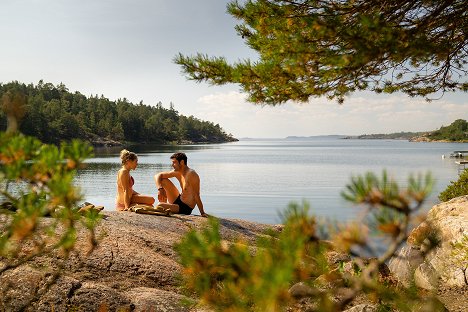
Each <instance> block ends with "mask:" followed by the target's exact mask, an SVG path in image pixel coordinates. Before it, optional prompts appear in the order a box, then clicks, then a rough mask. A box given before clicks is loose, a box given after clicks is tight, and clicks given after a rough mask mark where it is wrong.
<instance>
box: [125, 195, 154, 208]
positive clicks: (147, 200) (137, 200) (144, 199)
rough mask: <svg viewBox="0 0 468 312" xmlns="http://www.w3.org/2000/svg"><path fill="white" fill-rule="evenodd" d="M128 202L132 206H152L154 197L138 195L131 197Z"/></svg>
mask: <svg viewBox="0 0 468 312" xmlns="http://www.w3.org/2000/svg"><path fill="white" fill-rule="evenodd" d="M130 202H131V203H132V204H144V205H149V206H153V204H154V197H151V196H148V195H140V194H138V195H133V196H132V199H131V200H130Z"/></svg>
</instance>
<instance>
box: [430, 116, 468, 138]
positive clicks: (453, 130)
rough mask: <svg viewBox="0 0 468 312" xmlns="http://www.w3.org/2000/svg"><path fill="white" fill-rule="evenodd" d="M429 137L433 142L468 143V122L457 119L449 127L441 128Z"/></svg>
mask: <svg viewBox="0 0 468 312" xmlns="http://www.w3.org/2000/svg"><path fill="white" fill-rule="evenodd" d="M428 137H429V138H430V139H432V140H446V141H458V142H460V141H463V142H466V141H468V122H466V120H463V119H457V120H455V121H454V122H452V123H451V124H450V125H449V126H446V127H440V129H439V130H436V131H433V132H431V133H430V134H429V135H428Z"/></svg>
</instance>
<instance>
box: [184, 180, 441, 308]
mask: <svg viewBox="0 0 468 312" xmlns="http://www.w3.org/2000/svg"><path fill="white" fill-rule="evenodd" d="M432 184H433V180H432V178H431V177H430V175H429V174H428V175H426V176H425V177H422V176H419V177H418V178H413V177H410V178H409V180H408V187H407V188H406V189H404V190H401V189H400V187H399V186H398V185H397V184H396V183H395V181H393V180H392V179H390V178H389V177H388V175H387V174H386V173H385V172H384V174H383V176H382V177H381V178H379V177H376V176H375V175H373V174H366V175H365V176H361V177H356V178H353V179H352V183H351V184H350V185H349V186H348V188H347V191H346V192H345V197H346V198H347V199H348V200H351V201H352V202H354V203H365V204H368V205H369V207H370V208H371V209H370V211H371V212H374V213H375V216H379V215H380V217H377V218H375V220H376V221H377V222H378V224H379V225H380V227H379V228H378V230H379V232H380V233H383V234H386V235H388V236H389V237H390V238H391V243H390V244H389V245H388V248H387V249H386V250H385V251H384V252H380V253H379V252H375V253H374V250H373V248H372V247H371V244H370V241H371V238H370V237H369V235H368V231H367V230H366V227H365V226H363V225H362V224H358V223H355V224H352V225H339V224H331V223H319V222H317V221H316V219H315V218H314V217H311V216H310V214H309V207H308V204H307V203H305V202H304V203H303V205H302V206H300V205H298V204H294V203H293V204H291V205H290V206H289V208H288V209H287V210H286V211H285V212H284V213H283V215H282V218H283V223H284V227H283V229H282V231H281V232H280V233H274V232H271V233H269V234H270V235H264V236H262V237H261V238H259V239H258V240H257V243H256V244H255V245H254V246H251V247H249V246H248V244H247V243H246V242H243V241H237V242H226V241H223V240H222V237H221V235H220V228H219V223H218V221H217V220H215V219H210V220H209V224H208V226H207V227H206V228H205V229H203V230H201V231H197V230H192V231H190V232H189V233H187V234H186V236H185V237H184V238H183V240H182V241H181V242H180V243H179V244H178V245H177V246H176V249H177V251H178V253H179V255H180V263H181V264H182V266H183V272H182V276H183V280H184V283H185V287H186V288H187V289H188V290H189V291H191V292H195V293H196V294H198V295H199V297H200V300H201V303H203V304H206V305H209V306H210V307H211V308H213V309H215V310H217V311H248V310H252V311H283V310H285V309H286V308H287V307H291V306H292V305H293V304H294V298H293V297H292V293H291V292H290V291H288V290H289V288H290V287H291V286H292V285H293V284H296V283H299V282H302V283H303V285H304V287H305V288H306V291H305V292H304V293H306V294H305V296H306V297H309V298H310V300H311V302H313V303H314V304H313V306H314V308H313V310H316V311H341V310H343V309H344V307H345V306H346V305H347V304H349V303H350V302H351V301H352V300H353V299H354V298H356V297H357V296H358V295H362V294H364V295H367V297H368V299H369V300H371V301H374V302H375V303H376V304H377V305H378V309H379V310H381V311H389V310H395V309H398V310H399V311H414V310H415V309H416V307H418V309H419V308H422V309H424V308H423V306H425V308H429V310H431V311H439V310H442V307H440V306H438V305H437V304H435V303H434V302H433V301H431V300H432V299H431V298H430V296H426V297H425V298H422V297H420V295H419V294H418V293H417V292H415V291H408V290H406V289H400V288H399V287H397V286H396V285H395V284H393V283H392V282H391V280H386V279H385V276H381V275H379V268H380V267H381V266H382V265H384V263H385V262H386V261H387V260H388V259H389V258H390V257H391V256H393V255H394V254H395V252H396V250H397V249H398V247H399V246H400V245H401V244H402V243H403V242H404V240H405V239H406V238H407V233H408V231H409V229H408V224H409V219H410V217H411V216H412V215H413V214H414V213H415V211H416V210H417V209H418V208H419V207H420V206H421V205H422V203H423V201H424V199H425V198H426V197H427V195H428V193H429V191H430V188H431V186H432ZM377 193H378V194H379V195H378V196H377V195H376V194H377ZM397 194H398V195H397ZM389 204H390V205H389ZM382 208H385V209H386V211H384V212H383V213H382ZM389 211H391V213H389ZM395 227H396V228H398V230H397V231H396V232H395V230H394V228H395ZM390 228H392V229H393V230H392V231H388V229H390ZM395 233H396V234H395ZM389 234H390V235H389ZM356 247H359V248H356ZM337 251H340V252H346V253H348V254H351V255H352V257H349V256H345V257H344V259H351V260H340V261H334V260H331V259H332V258H333V256H332V255H340V254H341V255H346V254H342V253H337ZM369 253H370V254H369ZM364 254H366V255H367V256H366V257H365V256H364ZM369 256H370V257H371V258H368V257H369ZM341 258H343V257H341ZM348 267H349V269H348ZM336 298H338V300H337V299H336Z"/></svg>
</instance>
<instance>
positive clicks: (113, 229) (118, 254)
mask: <svg viewBox="0 0 468 312" xmlns="http://www.w3.org/2000/svg"><path fill="white" fill-rule="evenodd" d="M102 214H103V217H104V218H103V220H102V222H101V223H100V224H99V226H98V227H97V229H96V234H97V237H98V239H99V241H100V243H99V246H98V248H96V249H95V250H94V251H93V252H92V253H91V254H90V255H86V250H87V246H88V241H87V236H86V234H85V232H84V230H83V232H82V233H80V235H79V240H78V243H77V251H75V252H73V253H72V254H71V255H70V257H69V258H68V259H67V260H64V259H63V257H62V256H61V255H60V254H59V253H56V254H54V255H52V256H48V257H41V258H38V259H36V260H35V261H34V262H33V263H29V264H25V265H22V266H20V267H18V268H16V269H14V270H10V271H7V272H5V273H3V274H2V275H0V281H1V283H0V311H207V310H206V309H204V308H202V307H199V306H197V305H196V304H195V303H196V302H195V299H194V297H193V296H192V295H191V294H187V293H184V291H183V289H182V288H181V287H180V283H179V280H180V279H179V274H180V273H179V272H180V270H181V267H180V265H179V264H178V262H177V257H178V256H177V253H176V252H175V251H174V248H173V246H174V244H175V243H177V242H179V240H180V239H181V237H182V236H183V235H184V234H185V233H186V232H187V231H188V230H189V229H192V228H196V229H200V228H202V227H203V226H205V225H206V222H207V219H205V218H202V217H200V216H173V217H165V216H151V215H142V214H135V213H131V212H112V211H103V212H102ZM1 218H2V217H1V216H0V219H1ZM45 220H46V221H45V222H50V221H51V219H45ZM0 221H1V220H0ZM219 221H220V232H221V236H222V237H223V239H224V240H226V241H228V242H234V241H237V240H238V239H242V240H243V241H245V242H250V243H253V242H254V241H255V240H256V239H257V237H258V236H260V235H264V234H263V233H265V230H267V229H268V228H271V227H273V228H276V229H278V230H279V229H280V228H281V226H272V225H266V224H260V223H255V222H248V221H244V220H237V219H220V220H219ZM429 223H430V224H431V226H434V227H435V228H437V229H438V233H440V241H439V244H438V245H437V246H436V247H435V248H434V249H431V250H430V251H428V254H427V257H426V259H425V260H424V259H423V258H422V253H424V252H426V250H425V247H424V246H427V243H428V242H427V241H426V240H425V239H422V240H421V239H420V237H427V235H426V236H424V235H422V234H421V233H423V234H424V233H426V232H425V231H426V229H427V228H428V227H427V225H428V224H429ZM0 224H1V222H0ZM426 234H427V233H426ZM463 235H468V196H464V197H459V198H457V199H454V200H452V201H450V202H447V203H442V204H440V205H436V206H434V207H433V208H432V210H431V211H430V212H429V214H428V218H427V220H426V221H425V223H423V224H421V225H420V226H419V227H417V228H416V229H415V230H414V231H413V233H412V234H411V236H410V239H409V240H408V244H407V246H405V247H404V248H403V249H402V250H401V251H400V254H399V256H398V257H396V258H395V259H393V260H392V262H391V263H390V265H389V267H390V270H391V272H392V274H393V275H394V276H395V277H396V278H398V280H399V281H400V283H401V284H402V285H406V286H409V285H410V281H411V279H412V278H414V279H415V281H416V285H417V286H418V287H419V288H420V289H421V290H423V291H424V290H426V291H434V290H435V291H437V292H438V295H439V298H440V300H441V301H442V302H443V303H444V305H445V306H446V307H447V309H448V310H449V311H467V310H468V301H467V300H468V299H467V298H468V285H466V284H465V281H466V280H465V279H466V275H464V274H467V273H468V272H466V269H465V271H463V270H462V269H461V266H460V263H458V262H456V261H458V260H456V259H455V258H454V256H453V255H452V251H453V243H454V242H456V241H460V240H461V239H462V238H463ZM0 264H1V262H0ZM59 267H61V268H62V270H63V271H62V273H63V274H61V276H60V278H59V279H58V280H57V282H56V283H54V284H53V285H52V286H51V287H50V288H48V287H47V286H46V285H47V283H48V281H49V280H50V279H51V277H52V276H53V274H52V272H54V271H56V270H57V269H58V268H59ZM183 302H185V303H186V304H183ZM364 303H365V304H364V305H363V306H364V308H363V309H364V310H365V311H368V310H366V309H369V307H370V306H369V305H367V303H366V302H364ZM353 309H354V310H352V311H355V310H356V307H353ZM364 310H362V309H361V310H359V311H364ZM356 311H358V310H356Z"/></svg>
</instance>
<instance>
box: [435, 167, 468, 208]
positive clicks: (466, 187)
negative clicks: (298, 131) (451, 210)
mask: <svg viewBox="0 0 468 312" xmlns="http://www.w3.org/2000/svg"><path fill="white" fill-rule="evenodd" d="M463 195H468V169H465V170H463V172H462V173H461V174H460V176H459V178H458V180H457V181H451V182H450V185H449V186H447V188H446V189H445V190H443V191H442V192H441V193H440V194H439V199H440V201H443V202H446V201H449V200H451V199H452V198H455V197H458V196H463Z"/></svg>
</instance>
